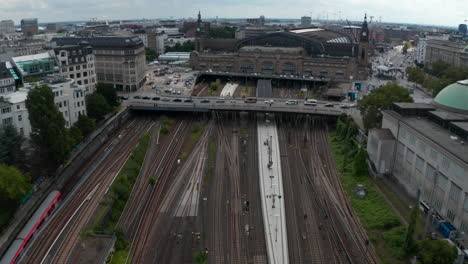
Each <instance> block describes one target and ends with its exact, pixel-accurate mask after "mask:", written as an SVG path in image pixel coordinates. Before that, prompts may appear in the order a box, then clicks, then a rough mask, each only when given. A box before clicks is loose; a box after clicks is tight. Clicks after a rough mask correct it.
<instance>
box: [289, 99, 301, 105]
mask: <svg viewBox="0 0 468 264" xmlns="http://www.w3.org/2000/svg"><path fill="white" fill-rule="evenodd" d="M286 104H287V105H297V104H298V102H297V100H287V101H286Z"/></svg>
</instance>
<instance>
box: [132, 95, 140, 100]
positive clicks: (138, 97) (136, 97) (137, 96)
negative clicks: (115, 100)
mask: <svg viewBox="0 0 468 264" xmlns="http://www.w3.org/2000/svg"><path fill="white" fill-rule="evenodd" d="M133 99H141V96H139V95H136V96H133Z"/></svg>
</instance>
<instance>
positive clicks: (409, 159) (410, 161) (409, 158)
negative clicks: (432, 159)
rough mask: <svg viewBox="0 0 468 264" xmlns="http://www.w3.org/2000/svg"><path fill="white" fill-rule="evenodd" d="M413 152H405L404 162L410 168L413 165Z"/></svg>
mask: <svg viewBox="0 0 468 264" xmlns="http://www.w3.org/2000/svg"><path fill="white" fill-rule="evenodd" d="M413 159H414V152H413V151H411V150H409V149H408V151H407V152H406V161H407V162H408V164H409V165H410V166H411V165H412V164H413Z"/></svg>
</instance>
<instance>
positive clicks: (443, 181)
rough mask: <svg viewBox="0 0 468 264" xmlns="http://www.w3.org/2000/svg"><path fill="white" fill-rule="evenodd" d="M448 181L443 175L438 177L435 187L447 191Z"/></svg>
mask: <svg viewBox="0 0 468 264" xmlns="http://www.w3.org/2000/svg"><path fill="white" fill-rule="evenodd" d="M447 185H448V179H447V177H445V176H444V175H440V177H438V178H437V186H439V187H440V188H441V189H442V190H447Z"/></svg>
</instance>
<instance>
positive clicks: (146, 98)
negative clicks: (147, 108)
mask: <svg viewBox="0 0 468 264" xmlns="http://www.w3.org/2000/svg"><path fill="white" fill-rule="evenodd" d="M142 99H143V100H149V99H151V98H149V96H143V98H142Z"/></svg>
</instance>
